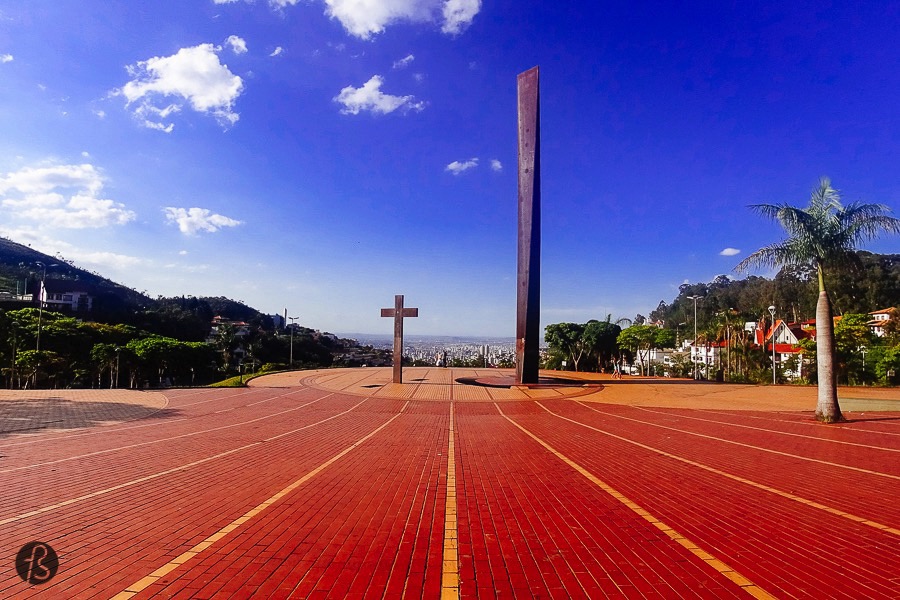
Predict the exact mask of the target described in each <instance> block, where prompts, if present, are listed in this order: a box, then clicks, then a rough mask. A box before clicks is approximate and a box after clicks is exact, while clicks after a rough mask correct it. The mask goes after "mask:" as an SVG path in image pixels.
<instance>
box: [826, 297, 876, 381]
mask: <svg viewBox="0 0 900 600" xmlns="http://www.w3.org/2000/svg"><path fill="white" fill-rule="evenodd" d="M868 322H869V315H861V314H857V313H850V314H845V315H843V316H842V317H841V319H840V320H839V321H837V322H836V323H835V325H834V353H835V356H836V357H837V374H838V380H840V379H841V378H843V379H844V380H845V381H846V382H847V383H848V384H850V376H851V374H853V373H857V372H859V373H861V372H862V368H863V364H862V353H861V351H860V348H862V347H864V346H865V347H867V348H868V347H869V346H871V345H872V330H871V329H869V326H868ZM860 379H862V378H861V377H860V378H856V380H857V382H859V380H860Z"/></svg>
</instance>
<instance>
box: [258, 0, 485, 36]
mask: <svg viewBox="0 0 900 600" xmlns="http://www.w3.org/2000/svg"><path fill="white" fill-rule="evenodd" d="M297 2H298V0H269V3H270V4H272V5H273V6H276V7H278V8H283V7H284V6H287V5H293V4H297ZM480 10H481V0H444V1H443V2H442V1H441V0H325V14H327V15H328V16H329V17H331V18H332V19H337V20H338V21H340V23H341V25H343V26H344V29H346V30H347V33H349V34H350V35H354V36H356V37H358V38H361V39H364V40H367V39H369V38H370V37H372V35H373V34H378V33H382V32H383V31H384V29H385V27H387V26H388V25H391V24H393V23H397V22H403V21H409V22H414V23H437V22H440V23H441V31H443V32H444V33H447V34H450V35H455V34H458V33H460V32H462V31H463V30H464V29H465V28H466V27H467V26H468V25H469V23H471V22H472V19H474V18H475V15H477V14H478V12H479V11H480Z"/></svg>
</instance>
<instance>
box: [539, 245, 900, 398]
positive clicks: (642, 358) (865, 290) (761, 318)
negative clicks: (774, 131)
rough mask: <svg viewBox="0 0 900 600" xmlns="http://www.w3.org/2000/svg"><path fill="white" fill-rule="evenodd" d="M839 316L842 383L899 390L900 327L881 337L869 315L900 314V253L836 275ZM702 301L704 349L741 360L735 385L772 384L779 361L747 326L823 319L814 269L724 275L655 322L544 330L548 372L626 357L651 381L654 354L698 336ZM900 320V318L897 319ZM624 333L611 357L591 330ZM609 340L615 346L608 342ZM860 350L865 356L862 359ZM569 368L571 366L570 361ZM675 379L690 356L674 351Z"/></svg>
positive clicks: (863, 255) (686, 293) (688, 287)
mask: <svg viewBox="0 0 900 600" xmlns="http://www.w3.org/2000/svg"><path fill="white" fill-rule="evenodd" d="M829 283H830V287H831V290H832V292H831V293H832V300H833V304H834V311H835V314H836V315H837V316H840V317H841V319H840V320H838V322H837V325H836V326H835V345H836V349H837V357H836V358H837V378H838V381H839V382H840V383H841V384H848V383H870V384H874V383H882V384H884V383H896V382H897V381H896V379H891V378H890V377H889V373H891V372H894V373H895V376H894V377H896V373H900V319H897V318H894V319H892V321H891V323H890V325H889V326H888V327H887V328H886V331H887V335H885V336H884V337H878V336H875V335H874V334H873V333H872V331H871V329H870V328H869V327H868V326H867V325H866V323H868V322H869V321H870V317H869V316H868V313H870V312H873V311H876V310H883V309H888V308H891V307H900V255H898V254H886V255H882V254H873V253H871V252H865V251H859V252H855V253H854V255H853V258H852V259H851V260H849V261H848V262H847V263H846V264H843V265H840V266H839V267H838V268H836V269H835V271H834V273H833V274H832V275H831V277H830V280H829ZM693 297H697V298H698V300H697V313H696V314H697V319H696V327H697V333H698V335H697V338H698V340H700V342H701V343H704V342H707V341H709V342H718V343H723V342H726V341H727V343H728V344H729V348H728V354H729V355H730V356H731V358H732V360H733V362H734V368H733V371H732V372H731V374H730V378H729V380H730V381H746V382H766V381H771V380H772V371H771V357H770V356H767V354H766V353H765V352H763V351H762V350H760V349H759V348H754V344H753V340H752V339H751V336H750V335H749V334H748V333H747V332H746V331H745V327H744V326H745V324H746V323H751V322H752V323H761V324H763V325H766V324H770V323H771V316H770V314H769V311H768V307H769V306H775V310H776V314H775V318H776V319H781V320H784V321H786V322H792V323H801V322H804V321H807V322H808V321H812V320H814V319H815V313H816V300H817V297H818V284H817V278H816V273H815V271H814V270H813V269H811V268H809V269H804V268H799V267H785V268H782V269H781V270H780V271H779V272H778V273H777V274H776V275H775V277H774V278H771V279H769V278H766V277H760V276H756V275H751V276H748V277H745V278H737V277H733V276H728V275H720V276H718V277H716V278H715V279H713V280H712V281H710V282H708V283H686V284H683V285H681V286H680V287H679V290H678V295H677V296H676V297H675V298H674V299H672V300H671V301H669V302H667V301H665V300H662V301H660V302H659V304H658V306H657V307H656V308H655V309H654V310H653V311H651V312H650V313H649V315H647V316H644V315H640V314H638V315H636V316H635V317H634V319H625V318H623V319H617V320H615V321H613V319H612V316H611V315H607V316H606V317H605V319H603V320H591V321H588V322H587V323H583V324H582V323H555V324H550V325H548V326H547V328H546V336H545V341H546V342H547V344H548V346H549V350H548V353H547V356H546V360H545V365H544V366H545V367H547V368H564V369H569V370H576V369H577V370H579V371H599V370H604V369H605V370H610V369H611V362H612V360H613V359H615V358H624V359H625V360H626V361H627V362H628V363H629V364H633V365H634V366H635V369H636V372H638V373H648V372H649V373H653V372H654V371H653V370H651V367H652V365H649V364H647V356H648V354H649V351H650V350H652V349H654V348H676V347H679V346H680V344H681V342H682V341H683V340H686V339H687V340H691V339H693V337H694V325H695V323H694V300H693V299H692V298H693ZM897 314H900V312H898V313H897ZM601 327H602V328H603V329H604V330H609V331H616V335H615V336H614V337H615V344H614V346H613V348H612V349H610V346H609V344H608V342H603V343H599V342H598V341H597V340H598V339H599V338H597V337H596V335H595V334H594V333H592V332H595V331H596V330H598V328H601ZM607 339H608V338H607ZM803 344H804V345H805V349H804V360H806V361H808V362H809V363H810V364H808V365H807V371H806V373H807V375H805V376H804V378H803V381H802V382H806V383H809V382H814V381H815V378H816V373H815V359H814V357H815V342H812V341H810V340H806V341H804V342H803ZM860 348H865V349H866V353H867V354H866V357H865V358H863V354H862V351H861V350H860ZM564 361H565V362H564ZM669 370H670V373H671V374H673V375H675V376H690V375H691V364H690V359H689V357H688V356H687V353H686V352H685V353H675V354H674V355H673V364H672V366H671V367H670V369H669Z"/></svg>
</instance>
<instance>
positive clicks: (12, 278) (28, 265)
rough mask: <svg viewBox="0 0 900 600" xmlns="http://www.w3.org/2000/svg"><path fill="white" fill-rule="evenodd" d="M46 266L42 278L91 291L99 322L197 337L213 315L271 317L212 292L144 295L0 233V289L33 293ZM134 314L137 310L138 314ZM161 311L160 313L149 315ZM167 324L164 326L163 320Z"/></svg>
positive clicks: (266, 321)
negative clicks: (207, 294)
mask: <svg viewBox="0 0 900 600" xmlns="http://www.w3.org/2000/svg"><path fill="white" fill-rule="evenodd" d="M37 263H42V264H44V265H46V267H47V279H48V280H53V281H56V282H58V281H60V280H62V281H65V280H69V281H77V282H79V284H80V286H87V287H88V288H90V290H91V295H92V296H94V309H93V310H92V311H91V313H92V314H91V318H92V319H97V320H100V321H107V322H117V323H127V324H131V325H135V326H138V327H140V328H142V329H146V330H148V331H153V332H155V333H160V334H165V335H171V336H175V337H182V336H179V335H178V334H179V332H183V331H185V330H188V329H190V330H193V331H192V333H191V334H190V335H189V336H188V337H190V338H196V339H203V338H205V337H206V334H207V333H208V332H209V323H210V321H211V320H212V318H213V317H214V316H220V317H224V318H226V319H229V320H234V321H246V322H252V323H258V324H261V325H263V326H265V327H266V328H268V329H271V328H272V322H271V321H272V319H271V318H270V317H268V316H267V315H264V314H262V313H260V312H259V311H258V310H256V309H255V308H252V307H249V306H247V305H245V304H243V303H241V302H238V301H236V300H231V299H229V298H224V297H221V296H216V297H203V298H195V297H187V296H181V297H178V296H176V297H174V298H163V297H159V298H155V299H154V298H150V297H149V296H147V295H146V294H142V293H140V292H137V291H135V290H133V289H131V288H129V287H126V286H124V285H121V284H119V283H116V282H115V281H112V280H110V279H107V278H106V277H103V276H102V275H99V274H98V273H94V272H92V271H86V270H85V269H81V268H79V267H76V266H75V264H74V262H73V261H70V260H67V259H65V258H64V257H62V256H59V255H57V256H50V255H49V254H44V253H43V252H38V251H37V250H33V249H31V248H29V247H28V246H23V245H22V244H18V243H16V242H13V241H12V240H8V239H6V238H2V237H0V292H9V293H11V294H25V293H31V292H34V291H35V290H36V289H37V288H36V286H37V284H38V282H39V281H40V278H41V276H42V274H43V268H42V267H39V266H38V265H37ZM137 313H140V315H138V314H137ZM155 314H156V315H159V314H165V315H167V316H165V317H159V316H154V315H155ZM191 316H192V317H193V319H192V320H193V321H195V323H192V324H188V323H187V322H186V319H190V317H191ZM166 323H168V325H166Z"/></svg>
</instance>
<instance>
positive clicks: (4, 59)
mask: <svg viewBox="0 0 900 600" xmlns="http://www.w3.org/2000/svg"><path fill="white" fill-rule="evenodd" d="M12 61H13V55H12V54H0V63H8V62H12Z"/></svg>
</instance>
